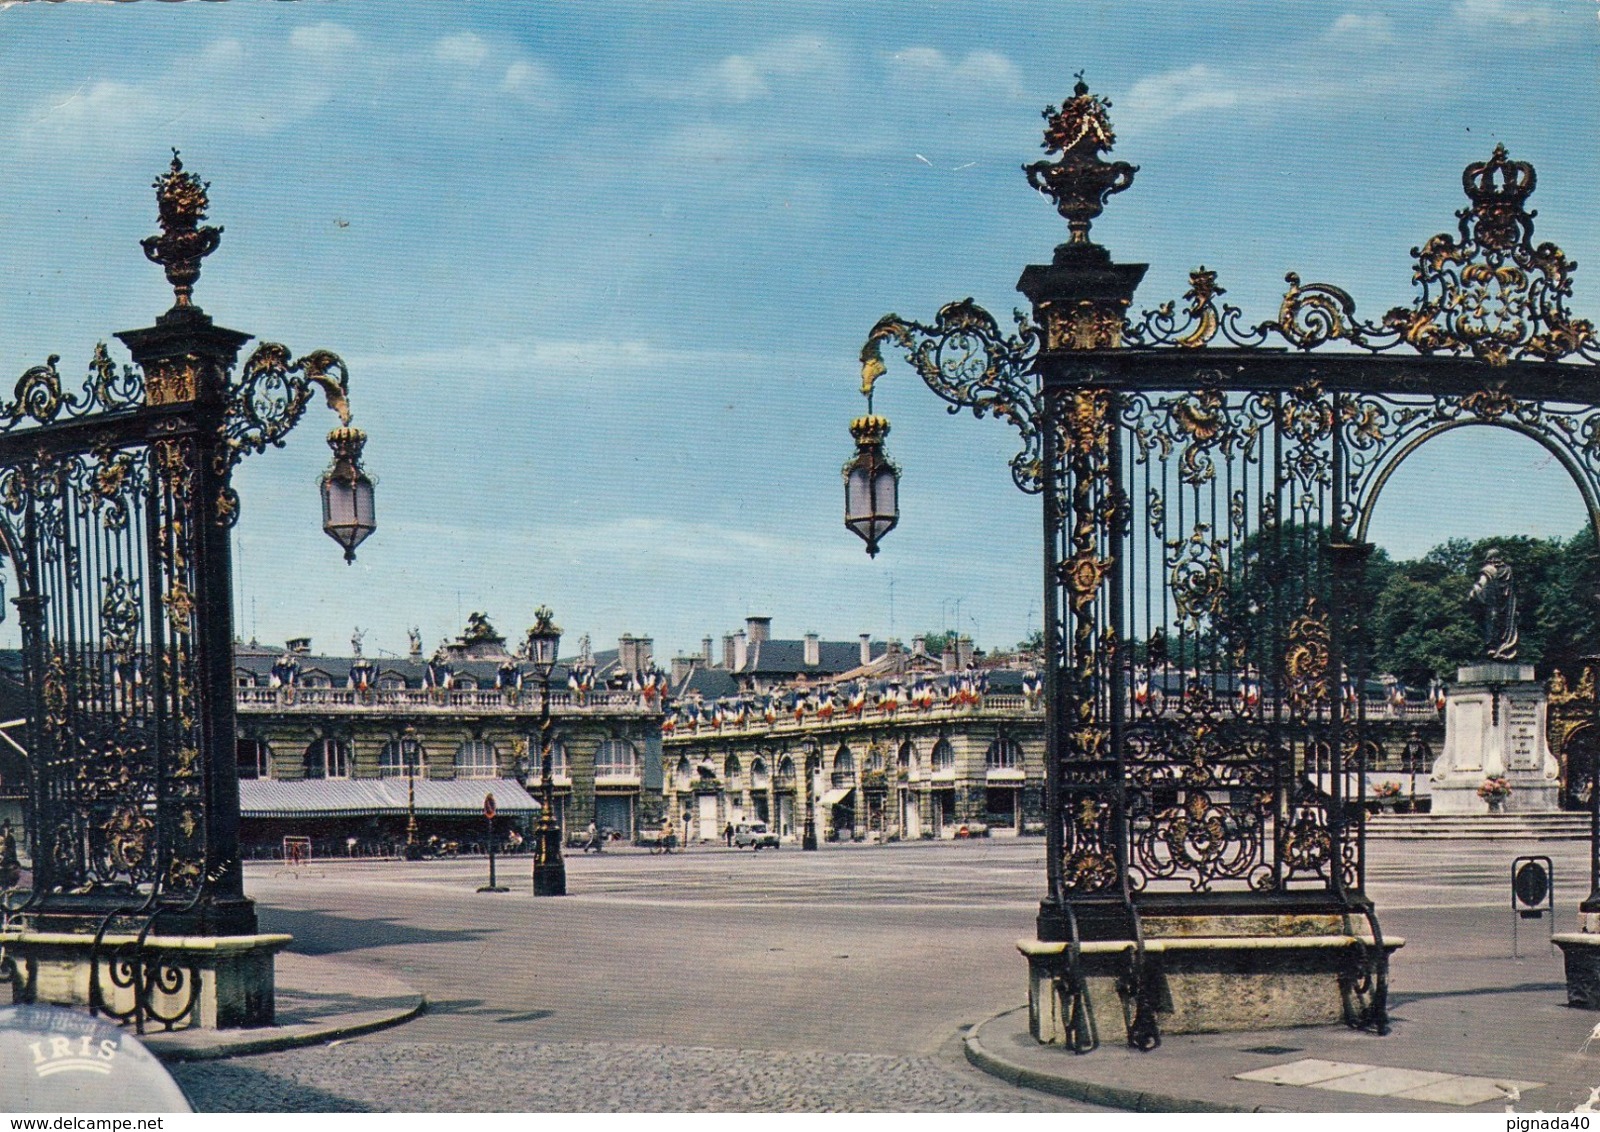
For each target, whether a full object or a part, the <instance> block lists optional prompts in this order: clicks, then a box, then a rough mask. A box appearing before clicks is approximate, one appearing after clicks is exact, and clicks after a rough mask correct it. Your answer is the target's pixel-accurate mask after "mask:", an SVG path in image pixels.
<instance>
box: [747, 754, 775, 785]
mask: <svg viewBox="0 0 1600 1132" xmlns="http://www.w3.org/2000/svg"><path fill="white" fill-rule="evenodd" d="M771 782H772V776H771V775H770V774H768V773H767V760H766V759H763V758H761V757H759V756H757V757H756V758H754V759H752V760H751V761H750V785H751V786H753V787H755V788H756V789H757V790H765V789H766V788H767V787H768V785H770V784H771Z"/></svg>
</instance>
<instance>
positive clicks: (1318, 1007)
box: [1017, 935, 1405, 1044]
mask: <svg viewBox="0 0 1600 1132" xmlns="http://www.w3.org/2000/svg"><path fill="white" fill-rule="evenodd" d="M1362 945H1365V946H1366V947H1371V946H1372V941H1371V940H1370V939H1363V938H1361V937H1359V936H1353V935H1281V936H1176V935H1175V936H1172V937H1167V938H1156V939H1146V940H1145V947H1144V950H1145V961H1146V973H1147V975H1148V977H1150V978H1151V979H1154V980H1155V992H1156V993H1155V998H1156V1002H1157V1017H1158V1020H1159V1024H1160V1029H1161V1032H1162V1033H1164V1034H1203V1033H1215V1032H1221V1031H1229V1030H1266V1029H1276V1028H1278V1027H1281V1026H1312V1025H1322V1024H1327V1023H1333V1022H1342V1021H1345V1020H1346V1019H1347V1018H1348V1017H1349V1016H1350V1015H1351V1012H1352V1010H1353V1004H1352V1003H1351V1002H1350V1001H1349V993H1348V986H1347V984H1348V980H1349V976H1350V975H1351V973H1352V972H1353V971H1354V970H1356V969H1357V967H1358V965H1359V963H1360V960H1361V955H1362V952H1361V950H1360V949H1361V947H1362ZM1404 945H1405V940H1403V939H1398V938H1395V939H1385V940H1384V950H1385V951H1386V952H1388V953H1389V954H1391V955H1392V954H1393V953H1394V952H1395V951H1396V950H1397V949H1399V948H1400V947H1403V946H1404ZM1133 948H1134V943H1133V941H1132V940H1095V941H1090V942H1086V943H1084V944H1082V945H1081V948H1080V956H1081V959H1080V969H1081V971H1082V973H1083V975H1084V982H1085V985H1086V987H1087V990H1088V1006H1089V1013H1090V1015H1091V1017H1092V1018H1093V1020H1094V1026H1095V1030H1096V1032H1097V1034H1098V1035H1099V1038H1100V1040H1101V1041H1102V1042H1111V1041H1119V1040H1122V1039H1125V1038H1126V1037H1127V1033H1128V1020H1129V1019H1130V1018H1131V1017H1132V1013H1133V1005H1134V1004H1133V1003H1132V1002H1131V1001H1130V1002H1125V1001H1124V993H1123V991H1122V989H1120V988H1119V986H1118V982H1119V979H1121V977H1122V976H1123V975H1124V974H1125V972H1126V971H1127V970H1128V967H1129V960H1130V958H1131V955H1132V952H1133ZM1017 950H1019V951H1021V952H1022V954H1023V955H1024V956H1025V957H1026V958H1027V960H1028V1020H1029V1030H1030V1031H1031V1032H1032V1034H1033V1036H1034V1037H1035V1038H1037V1039H1038V1040H1039V1041H1040V1042H1042V1043H1045V1044H1066V1043H1067V1040H1068V1035H1067V1032H1066V1029H1067V1027H1066V1021H1065V1019H1064V1018H1063V1017H1062V1002H1061V997H1060V996H1059V995H1058V994H1057V993H1056V985H1057V979H1058V978H1059V977H1060V976H1062V975H1064V973H1065V972H1066V969H1067V951H1068V945H1067V944H1066V943H1055V942H1041V941H1039V940H1031V939H1025V940H1019V941H1018V942H1017Z"/></svg>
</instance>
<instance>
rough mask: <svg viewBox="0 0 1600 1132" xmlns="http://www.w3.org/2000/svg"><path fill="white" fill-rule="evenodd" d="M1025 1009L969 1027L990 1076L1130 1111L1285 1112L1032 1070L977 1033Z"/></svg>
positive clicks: (976, 1055)
mask: <svg viewBox="0 0 1600 1132" xmlns="http://www.w3.org/2000/svg"><path fill="white" fill-rule="evenodd" d="M1026 1009H1027V1006H1026V1005H1023V1006H1014V1007H1012V1008H1011V1009H1009V1010H1002V1011H1000V1012H999V1013H997V1014H991V1015H990V1016H989V1017H987V1018H985V1019H983V1020H982V1021H981V1022H979V1023H978V1024H977V1025H975V1026H973V1027H972V1028H971V1029H969V1030H968V1031H967V1034H966V1036H965V1038H963V1040H962V1046H963V1048H964V1050H965V1051H966V1055H967V1060H968V1061H969V1062H971V1063H972V1064H973V1065H975V1066H977V1067H978V1068H979V1069H981V1070H983V1071H984V1072H985V1073H988V1074H989V1075H990V1076H992V1077H998V1078H1000V1079H1001V1080H1002V1081H1005V1082H1007V1083H1009V1084H1012V1085H1018V1086H1021V1087H1023V1088H1027V1089H1037V1090H1039V1091H1040V1092H1045V1093H1054V1094H1055V1095H1056V1096H1060V1097H1070V1098H1071V1099H1072V1100H1077V1101H1086V1102H1088V1103H1089V1104H1098V1105H1105V1106H1106V1107H1108V1108H1120V1109H1126V1110H1127V1111H1129V1112H1230V1113H1231V1112H1280V1111H1282V1110H1281V1109H1275V1108H1271V1107H1268V1106H1265V1105H1262V1106H1259V1107H1255V1108H1246V1107H1242V1106H1240V1105H1230V1104H1219V1103H1217V1102H1215V1101H1201V1100H1192V1099H1188V1098H1184V1097H1174V1096H1169V1095H1167V1094H1165V1093H1155V1092H1147V1091H1144V1090H1141V1089H1127V1088H1123V1087H1122V1086H1119V1085H1101V1084H1097V1083H1096V1082H1093V1081H1082V1080H1075V1079H1074V1078H1072V1077H1068V1076H1066V1075H1065V1074H1056V1073H1041V1072H1040V1071H1038V1070H1036V1069H1029V1068H1027V1067H1026V1066H1022V1065H1018V1064H1016V1063H1015V1062H1013V1061H1008V1060H1007V1059H1006V1058H1004V1057H1001V1056H1000V1055H999V1054H996V1053H994V1052H993V1051H992V1050H990V1049H989V1048H988V1047H987V1046H985V1045H984V1044H983V1043H982V1042H981V1041H980V1040H979V1039H978V1032H979V1031H980V1030H982V1029H983V1027H984V1026H987V1025H988V1024H989V1023H990V1022H997V1021H999V1020H1000V1019H1002V1018H1005V1017H1007V1016H1008V1015H1011V1014H1016V1013H1018V1012H1019V1011H1023V1010H1026ZM1062 1056H1063V1057H1070V1056H1072V1055H1071V1054H1068V1053H1066V1052H1065V1051H1063V1052H1062Z"/></svg>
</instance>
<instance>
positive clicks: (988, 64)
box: [889, 47, 1023, 97]
mask: <svg viewBox="0 0 1600 1132" xmlns="http://www.w3.org/2000/svg"><path fill="white" fill-rule="evenodd" d="M889 74H890V78H891V80H892V81H894V82H896V83H898V84H905V85H915V86H924V87H925V86H933V85H940V86H951V87H960V88H964V89H967V90H970V89H972V88H973V87H978V88H983V89H988V90H991V91H994V92H996V93H999V94H1002V95H1005V96H1007V97H1017V96H1019V95H1021V94H1022V93H1023V86H1022V78H1021V76H1020V75H1019V74H1018V73H1017V68H1016V65H1015V64H1014V63H1012V62H1011V60H1010V59H1007V58H1006V57H1005V56H1004V55H1001V54H1000V53H999V52H996V51H987V50H982V51H972V52H969V53H968V54H967V55H965V56H964V57H962V58H961V59H959V60H952V59H951V58H950V57H949V56H947V55H945V53H944V52H943V51H940V50H939V49H938V48H936V47H906V48H903V49H901V50H899V51H896V52H895V53H894V54H893V55H891V56H889Z"/></svg>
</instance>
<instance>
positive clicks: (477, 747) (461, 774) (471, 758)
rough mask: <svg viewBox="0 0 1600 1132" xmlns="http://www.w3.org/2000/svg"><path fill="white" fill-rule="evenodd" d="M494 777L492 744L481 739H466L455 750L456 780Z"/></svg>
mask: <svg viewBox="0 0 1600 1132" xmlns="http://www.w3.org/2000/svg"><path fill="white" fill-rule="evenodd" d="M494 776H495V762H494V744H493V743H486V742H484V741H483V740H482V739H468V740H467V741H466V742H465V743H462V744H461V745H460V746H459V747H457V748H456V777H457V778H493V777H494Z"/></svg>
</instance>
